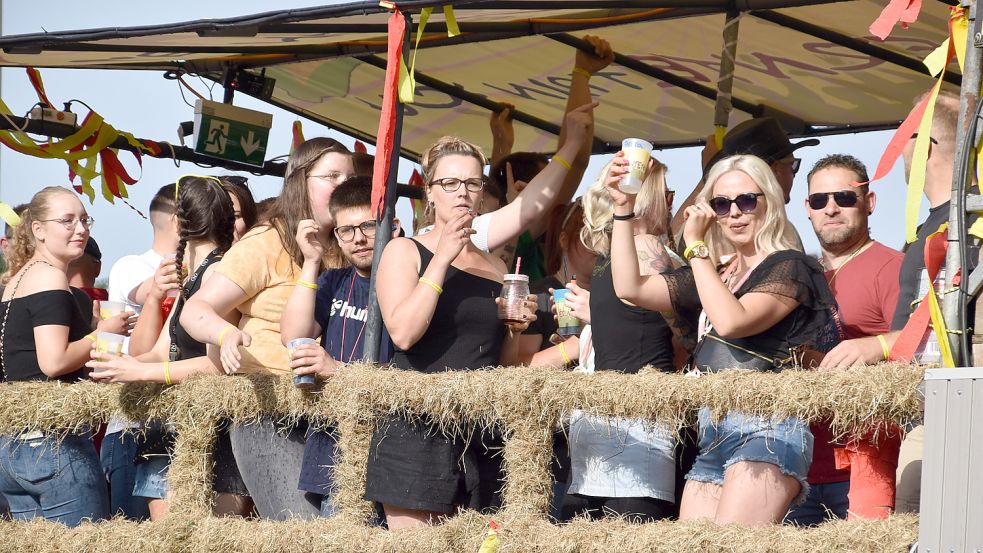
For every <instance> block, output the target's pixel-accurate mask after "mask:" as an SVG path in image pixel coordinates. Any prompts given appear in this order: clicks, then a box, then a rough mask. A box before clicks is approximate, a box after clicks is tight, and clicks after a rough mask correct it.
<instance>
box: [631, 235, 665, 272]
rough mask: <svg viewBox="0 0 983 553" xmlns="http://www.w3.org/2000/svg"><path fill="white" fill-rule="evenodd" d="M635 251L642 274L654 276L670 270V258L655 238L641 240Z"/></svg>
mask: <svg viewBox="0 0 983 553" xmlns="http://www.w3.org/2000/svg"><path fill="white" fill-rule="evenodd" d="M637 250H638V264H639V268H640V269H641V270H642V273H644V274H656V273H662V272H665V271H668V270H670V269H672V258H670V257H669V255H668V254H667V253H666V249H665V246H663V245H662V243H661V242H659V241H658V240H657V239H656V238H655V237H645V238H643V239H642V240H641V244H639V247H638V248H637Z"/></svg>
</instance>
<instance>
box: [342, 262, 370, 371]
mask: <svg viewBox="0 0 983 553" xmlns="http://www.w3.org/2000/svg"><path fill="white" fill-rule="evenodd" d="M356 276H358V271H356V270H354V269H352V283H351V284H350V285H348V299H347V300H345V304H346V305H348V306H349V307H350V306H351V304H352V292H354V291H355V277H356ZM353 311H354V310H353ZM341 316H342V318H341V320H342V323H341V344H340V349H341V356H342V357H344V356H345V334H346V333H347V332H348V317H346V316H345V314H344V313H341ZM363 332H365V321H362V328H361V329H360V330H359V331H358V336H356V337H355V343H354V344H352V351H351V353H349V354H348V359H342V362H344V363H351V362H352V357H354V356H355V350H356V349H357V348H358V341H359V340H361V339H362V333H363Z"/></svg>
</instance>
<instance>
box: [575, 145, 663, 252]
mask: <svg viewBox="0 0 983 553" xmlns="http://www.w3.org/2000/svg"><path fill="white" fill-rule="evenodd" d="M613 161H614V160H612V161H609V162H608V163H607V165H605V166H604V168H603V169H601V172H600V174H599V175H598V176H597V180H595V181H594V184H592V185H590V188H588V189H587V192H585V193H584V198H583V204H584V227H583V228H582V229H580V241H581V242H583V244H584V246H586V247H587V249H589V250H591V251H592V252H594V253H596V254H598V255H605V256H606V255H608V254H609V253H610V251H611V230H612V228H613V226H614V219H613V217H614V204H613V203H612V202H611V196H610V195H609V194H608V191H607V187H606V186H605V185H604V181H606V180H607V178H608V173H610V172H611V164H612V162H613ZM667 171H668V168H667V167H666V166H665V164H663V163H662V162H660V161H659V160H657V159H655V158H652V170H651V171H649V172H648V175H646V177H645V180H644V181H642V188H641V190H639V191H638V197H636V198H635V215H636V216H637V217H638V219H640V220H641V221H642V222H643V223H644V224H645V230H646V232H648V233H649V234H654V235H656V236H659V235H662V234H665V233H667V232H668V231H669V227H668V221H669V217H668V215H669V206H668V203H667V202H666V172H667Z"/></svg>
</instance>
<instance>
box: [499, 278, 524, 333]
mask: <svg viewBox="0 0 983 553" xmlns="http://www.w3.org/2000/svg"><path fill="white" fill-rule="evenodd" d="M504 281H505V282H504V284H502V292H501V294H499V296H498V297H499V298H501V299H502V301H501V302H499V304H498V318H499V319H501V320H503V321H505V322H507V323H523V322H525V319H523V318H522V313H523V309H524V302H525V301H526V296H528V295H529V277H528V276H527V275H523V274H521V273H509V274H507V275H505V278H504Z"/></svg>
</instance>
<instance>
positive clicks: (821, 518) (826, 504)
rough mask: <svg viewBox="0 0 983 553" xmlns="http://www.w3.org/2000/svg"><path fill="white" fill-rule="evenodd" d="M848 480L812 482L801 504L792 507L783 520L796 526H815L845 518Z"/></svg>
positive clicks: (848, 489) (847, 502) (847, 506)
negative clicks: (824, 482) (822, 482)
mask: <svg viewBox="0 0 983 553" xmlns="http://www.w3.org/2000/svg"><path fill="white" fill-rule="evenodd" d="M848 493H850V481H849V480H847V481H846V482H830V483H828V484H812V485H811V486H809V495H808V496H806V501H805V503H803V504H802V505H799V506H797V507H793V508H792V509H791V510H790V511H789V512H788V514H787V515H785V522H786V523H788V524H795V525H798V526H817V525H819V524H822V523H824V522H826V521H827V520H835V519H838V518H841V519H846V515H847V509H848V508H849V507H850V500H849V499H848V498H847V494H848Z"/></svg>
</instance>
